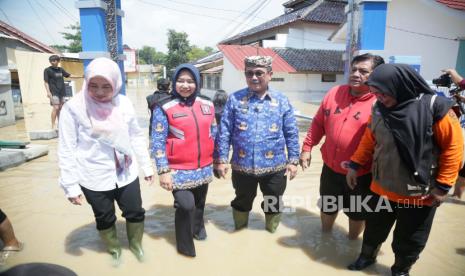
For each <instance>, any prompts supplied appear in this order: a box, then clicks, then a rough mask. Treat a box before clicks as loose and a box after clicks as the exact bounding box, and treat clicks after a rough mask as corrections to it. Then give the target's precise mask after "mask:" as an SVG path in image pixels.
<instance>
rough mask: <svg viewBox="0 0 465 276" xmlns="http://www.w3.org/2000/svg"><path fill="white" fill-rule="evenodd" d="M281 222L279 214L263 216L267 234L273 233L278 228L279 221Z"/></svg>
mask: <svg viewBox="0 0 465 276" xmlns="http://www.w3.org/2000/svg"><path fill="white" fill-rule="evenodd" d="M280 220H281V214H280V213H277V214H265V228H266V230H267V231H268V232H270V233H274V232H275V231H276V228H278V225H279V221H280Z"/></svg>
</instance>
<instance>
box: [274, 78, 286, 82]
mask: <svg viewBox="0 0 465 276" xmlns="http://www.w3.org/2000/svg"><path fill="white" fill-rule="evenodd" d="M271 81H281V82H282V81H284V78H271Z"/></svg>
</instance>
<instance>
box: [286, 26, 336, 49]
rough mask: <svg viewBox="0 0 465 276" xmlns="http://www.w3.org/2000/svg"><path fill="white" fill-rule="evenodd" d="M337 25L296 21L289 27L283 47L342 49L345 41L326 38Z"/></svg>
mask: <svg viewBox="0 0 465 276" xmlns="http://www.w3.org/2000/svg"><path fill="white" fill-rule="evenodd" d="M337 27H338V26H337V25H329V24H314V23H311V24H309V23H305V24H304V23H301V22H300V23H298V24H295V25H293V26H292V27H291V28H289V34H288V37H287V43H286V46H285V47H290V48H297V49H325V50H344V49H345V43H333V42H331V41H329V40H328V38H329V37H330V36H331V34H332V33H333V32H334V31H335V30H336V29H337Z"/></svg>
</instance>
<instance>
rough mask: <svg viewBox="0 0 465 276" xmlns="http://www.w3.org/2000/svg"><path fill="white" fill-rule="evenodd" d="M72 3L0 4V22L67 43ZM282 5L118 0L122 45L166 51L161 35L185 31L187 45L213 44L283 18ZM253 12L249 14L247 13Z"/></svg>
mask: <svg viewBox="0 0 465 276" xmlns="http://www.w3.org/2000/svg"><path fill="white" fill-rule="evenodd" d="M75 2H76V0H0V20H2V21H4V22H6V23H7V24H9V25H12V26H14V27H15V28H17V29H19V30H21V31H22V32H24V33H26V34H28V35H30V36H32V37H33V38H35V39H37V40H39V41H41V42H43V43H45V44H47V45H52V44H67V43H66V40H64V39H63V38H62V35H61V34H60V32H67V31H68V30H67V29H66V28H65V27H66V26H69V25H71V24H74V23H76V22H78V21H79V10H78V9H76V8H75V7H74V3H75ZM285 2H287V0H255V1H253V0H216V1H215V0H121V5H122V9H123V11H124V13H125V16H124V17H123V44H127V45H128V46H129V47H131V48H141V47H142V46H144V45H147V46H151V47H155V48H156V49H157V50H158V51H162V52H165V53H166V52H167V47H166V44H167V41H168V38H167V30H168V29H174V30H176V31H178V32H181V31H182V32H186V33H187V34H188V37H189V41H190V43H191V45H197V46H199V47H202V48H203V47H205V46H210V47H213V48H215V49H216V47H215V46H216V45H217V43H218V42H219V41H221V40H223V39H225V38H227V37H231V36H232V35H234V34H236V33H239V32H241V31H244V30H247V29H249V28H252V27H254V26H256V25H259V24H261V23H263V22H265V21H268V20H270V19H272V18H275V17H277V16H279V15H281V14H283V13H284V7H283V6H282V4H283V3H285ZM254 11H256V12H255V13H253V12H254Z"/></svg>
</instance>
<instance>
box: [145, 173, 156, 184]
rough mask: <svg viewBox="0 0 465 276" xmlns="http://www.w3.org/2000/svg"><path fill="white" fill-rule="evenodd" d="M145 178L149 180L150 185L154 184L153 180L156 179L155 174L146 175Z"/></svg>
mask: <svg viewBox="0 0 465 276" xmlns="http://www.w3.org/2000/svg"><path fill="white" fill-rule="evenodd" d="M144 179H145V181H147V182H149V186H152V185H153V181H154V177H153V175H149V176H146V177H144Z"/></svg>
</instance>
